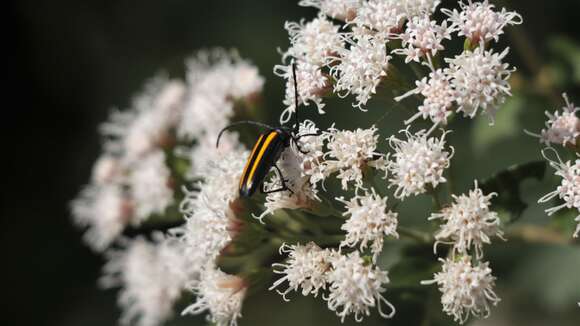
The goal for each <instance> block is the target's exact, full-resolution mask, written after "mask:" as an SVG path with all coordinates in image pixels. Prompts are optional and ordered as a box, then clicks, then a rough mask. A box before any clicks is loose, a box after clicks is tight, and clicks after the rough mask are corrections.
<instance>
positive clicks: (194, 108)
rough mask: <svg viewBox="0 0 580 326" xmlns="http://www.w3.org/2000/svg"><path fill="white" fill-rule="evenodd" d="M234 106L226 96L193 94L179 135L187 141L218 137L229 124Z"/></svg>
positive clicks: (180, 125) (189, 99) (184, 114)
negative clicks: (212, 136) (209, 136)
mask: <svg viewBox="0 0 580 326" xmlns="http://www.w3.org/2000/svg"><path fill="white" fill-rule="evenodd" d="M233 115H234V105H233V103H232V102H231V101H228V100H227V99H226V98H225V96H218V95H216V94H211V93H202V92H199V93H197V92H196V93H191V94H190V96H189V98H188V100H187V102H186V105H185V110H184V112H183V119H182V120H181V122H180V124H179V127H178V129H177V133H178V135H179V136H180V137H183V138H186V139H193V138H202V137H204V136H207V135H217V134H218V133H219V132H220V130H221V129H222V128H224V127H225V126H227V125H228V124H229V121H230V119H231V118H232V117H233Z"/></svg>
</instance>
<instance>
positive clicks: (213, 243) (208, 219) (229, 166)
mask: <svg viewBox="0 0 580 326" xmlns="http://www.w3.org/2000/svg"><path fill="white" fill-rule="evenodd" d="M246 156H247V153H246V152H244V151H237V152H232V153H229V154H228V155H225V156H224V157H222V158H221V159H219V160H216V161H211V162H210V163H209V164H208V166H206V167H205V168H204V169H202V170H201V171H202V176H204V177H205V181H204V182H200V183H199V184H198V186H199V190H198V191H187V192H186V194H185V198H184V199H183V201H182V202H181V206H180V209H181V212H182V213H183V214H184V216H185V219H186V223H185V225H184V226H183V227H182V228H181V230H180V231H179V232H180V234H181V239H182V241H183V242H184V243H185V254H186V256H187V259H189V261H190V262H191V263H190V264H191V265H192V266H194V268H195V269H196V270H197V271H198V272H199V271H200V270H201V269H202V268H204V266H205V265H206V264H207V263H208V262H211V261H213V259H215V258H216V257H217V256H218V254H219V253H220V251H221V250H222V249H223V248H224V247H225V246H226V245H227V244H228V243H229V242H230V241H231V239H232V235H231V233H230V231H231V230H230V225H231V221H232V220H234V219H235V218H236V217H235V215H236V214H235V212H234V211H233V210H232V207H231V205H232V202H233V201H234V200H235V199H236V198H237V197H238V183H239V178H240V175H241V173H242V169H243V167H244V164H245V158H246ZM198 274H199V273H198Z"/></svg>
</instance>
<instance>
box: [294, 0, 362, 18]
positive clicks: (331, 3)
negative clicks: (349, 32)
mask: <svg viewBox="0 0 580 326" xmlns="http://www.w3.org/2000/svg"><path fill="white" fill-rule="evenodd" d="M362 2H363V1H362V0H300V2H299V3H298V5H299V6H304V7H316V8H318V9H320V11H321V12H323V13H324V14H326V15H328V16H330V17H332V18H335V19H339V20H343V21H350V20H352V19H353V18H354V17H355V16H356V14H357V9H358V8H359V7H360V6H361V3H362Z"/></svg>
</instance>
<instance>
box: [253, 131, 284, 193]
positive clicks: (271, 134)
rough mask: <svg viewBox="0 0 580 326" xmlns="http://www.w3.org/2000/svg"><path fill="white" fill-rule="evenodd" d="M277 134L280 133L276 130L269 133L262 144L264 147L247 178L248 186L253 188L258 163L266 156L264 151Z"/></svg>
mask: <svg viewBox="0 0 580 326" xmlns="http://www.w3.org/2000/svg"><path fill="white" fill-rule="evenodd" d="M276 136H278V133H277V132H276V131H272V132H270V134H269V135H268V137H267V138H266V140H265V141H264V144H262V148H261V149H260V152H259V153H258V157H257V158H256V159H255V160H254V166H252V169H251V170H250V175H249V176H248V178H247V179H246V187H247V188H251V186H252V179H253V177H254V174H255V172H256V169H257V168H258V164H259V163H260V161H261V160H262V157H263V156H264V153H265V152H266V149H268V146H269V145H270V143H271V142H272V141H273V140H274V139H275V138H276ZM248 163H249V162H248Z"/></svg>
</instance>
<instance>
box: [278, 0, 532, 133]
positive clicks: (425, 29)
mask: <svg viewBox="0 0 580 326" xmlns="http://www.w3.org/2000/svg"><path fill="white" fill-rule="evenodd" d="M300 4H301V5H304V6H313V7H316V8H319V9H320V12H319V14H318V16H317V17H316V18H315V19H314V20H312V21H311V22H307V23H305V22H303V21H302V22H301V23H286V29H287V30H288V32H289V34H290V42H291V44H292V45H291V47H290V48H289V49H288V50H287V51H286V52H284V53H283V58H284V61H285V60H286V59H287V58H289V57H291V58H294V59H295V60H296V61H297V62H296V66H297V79H298V84H299V88H298V91H299V97H300V99H299V102H300V103H303V104H308V103H309V102H313V103H315V104H316V105H317V107H318V109H319V112H320V113H324V111H321V109H322V108H323V107H324V104H323V103H322V102H323V99H322V98H323V97H324V96H325V95H326V94H327V93H328V89H329V87H330V86H332V87H333V91H334V93H336V94H337V95H338V96H340V97H346V96H348V95H353V96H354V97H355V101H354V103H353V106H354V107H358V108H360V109H361V110H365V109H364V107H365V106H366V104H367V102H368V101H369V100H370V99H371V97H372V96H373V94H375V93H376V92H377V89H378V87H379V85H380V84H381V82H382V81H383V80H385V79H388V78H389V74H390V73H389V62H390V60H391V56H390V54H397V55H403V56H405V62H406V63H409V62H411V61H415V62H420V63H422V64H425V65H427V66H428V67H429V68H430V69H431V71H432V73H431V75H429V77H425V78H423V79H421V80H420V81H417V88H415V89H414V90H411V91H409V92H407V93H406V94H404V95H402V96H399V97H397V98H396V100H397V101H401V100H402V99H404V98H406V97H409V96H410V95H415V94H420V95H422V96H424V97H425V100H424V103H423V105H421V106H419V113H418V114H417V115H415V116H414V117H413V118H411V119H409V120H408V121H407V123H410V122H411V121H413V120H415V119H416V118H417V117H419V116H422V117H423V118H424V119H427V118H429V119H431V120H432V121H433V123H435V124H446V123H447V117H448V116H449V115H450V114H451V112H453V111H456V112H463V114H464V115H465V116H468V117H470V118H473V117H474V116H475V115H476V114H477V112H478V111H480V110H481V111H483V112H484V113H485V114H486V115H488V116H489V117H490V119H491V122H492V124H493V122H494V117H495V112H496V111H497V110H498V108H499V106H500V105H501V104H503V103H504V101H505V98H506V97H507V96H510V95H511V92H510V85H509V83H508V79H509V77H510V75H511V73H512V72H513V71H514V70H515V69H513V68H510V67H509V64H507V63H504V62H503V60H504V59H505V57H506V55H507V53H508V50H509V49H505V50H504V51H502V52H495V51H494V50H493V49H490V50H486V43H487V42H489V41H490V40H496V41H497V40H498V39H499V36H500V35H501V34H503V32H504V28H505V27H506V26H508V25H515V24H520V23H521V22H522V18H521V16H520V15H519V14H518V13H516V12H509V11H507V10H506V9H505V8H502V9H501V11H496V10H495V6H494V5H491V4H489V3H488V2H487V0H486V1H484V2H471V0H469V2H468V3H464V2H460V10H459V11H458V10H457V9H454V10H453V11H452V10H449V9H441V11H442V12H443V13H444V14H445V15H446V16H447V17H448V19H447V20H443V21H442V22H440V23H439V22H437V21H436V20H433V19H432V18H431V15H432V14H433V13H434V12H435V11H436V9H437V7H438V6H439V4H440V1H435V0H406V1H399V0H368V1H352V0H351V1H345V0H342V1H336V0H335V1H322V0H317V1H301V2H300ZM325 15H328V16H330V17H333V18H338V19H342V20H345V21H346V22H347V23H346V24H344V25H343V26H342V28H341V26H339V25H335V24H333V23H332V22H331V21H329V20H328V19H326V18H325ZM452 34H457V35H458V36H464V37H467V38H468V39H469V40H470V42H471V43H469V44H470V45H469V46H467V48H466V50H465V51H463V53H461V54H458V55H456V56H454V57H450V58H443V59H444V60H439V59H438V60H436V61H435V60H434V58H435V57H439V53H440V52H441V51H443V50H444V49H445V47H444V45H443V40H445V39H447V40H450V39H451V36H452ZM393 39H398V40H401V42H402V44H401V47H400V48H393V49H392V50H389V49H388V48H387V43H389V41H390V40H393ZM441 61H443V62H445V63H446V64H447V65H448V66H447V67H445V68H443V67H441V68H439V67H438V66H439V62H441ZM274 71H275V72H276V73H277V74H278V75H279V76H282V77H284V78H285V79H286V80H287V82H286V98H285V100H284V104H285V105H286V107H287V109H286V110H285V112H284V114H283V115H282V117H281V121H282V122H283V123H284V122H287V121H289V119H290V116H291V115H292V113H293V112H295V110H296V108H294V84H293V82H292V73H291V66H290V65H282V66H276V67H275V69H274ZM397 77H398V76H395V78H397Z"/></svg>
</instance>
